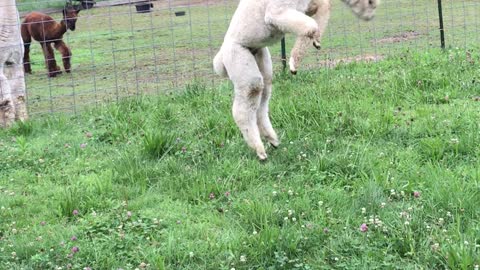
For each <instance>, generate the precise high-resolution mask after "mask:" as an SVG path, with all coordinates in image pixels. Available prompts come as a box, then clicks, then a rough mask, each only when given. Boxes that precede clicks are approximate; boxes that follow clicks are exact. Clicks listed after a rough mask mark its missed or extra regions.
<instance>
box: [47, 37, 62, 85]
mask: <svg viewBox="0 0 480 270" xmlns="http://www.w3.org/2000/svg"><path fill="white" fill-rule="evenodd" d="M42 49H43V54H44V56H45V63H46V65H47V69H48V77H55V76H57V74H59V73H62V71H61V70H60V68H59V67H58V66H57V61H55V55H54V53H53V49H52V46H51V45H50V43H42Z"/></svg>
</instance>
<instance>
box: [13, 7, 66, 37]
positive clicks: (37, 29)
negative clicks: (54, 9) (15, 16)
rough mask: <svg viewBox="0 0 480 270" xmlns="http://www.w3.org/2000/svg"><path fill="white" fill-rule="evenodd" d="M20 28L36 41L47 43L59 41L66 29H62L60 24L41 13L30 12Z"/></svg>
mask: <svg viewBox="0 0 480 270" xmlns="http://www.w3.org/2000/svg"><path fill="white" fill-rule="evenodd" d="M22 27H23V28H24V31H25V29H27V32H28V33H29V34H30V35H31V37H32V38H33V39H35V40H36V41H40V42H42V41H49V40H56V39H61V38H62V37H63V34H64V33H65V32H66V28H65V27H63V28H65V29H62V26H61V24H59V23H58V22H56V21H55V20H54V19H53V18H52V17H50V16H49V15H47V14H44V13H41V12H36V11H34V12H31V13H29V14H28V15H27V16H26V17H25V19H24V20H23V23H22Z"/></svg>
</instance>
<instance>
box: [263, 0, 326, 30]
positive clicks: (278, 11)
mask: <svg viewBox="0 0 480 270" xmlns="http://www.w3.org/2000/svg"><path fill="white" fill-rule="evenodd" d="M265 22H266V23H268V24H273V25H275V26H276V27H278V28H279V29H280V31H282V32H284V33H285V32H289V33H294V34H296V35H297V36H307V37H310V38H313V36H314V35H315V33H316V32H317V30H318V25H317V22H315V20H314V19H312V18H310V17H309V16H307V15H305V14H304V13H302V12H299V11H297V10H294V9H291V8H283V7H278V6H275V5H269V6H267V10H266V13H265Z"/></svg>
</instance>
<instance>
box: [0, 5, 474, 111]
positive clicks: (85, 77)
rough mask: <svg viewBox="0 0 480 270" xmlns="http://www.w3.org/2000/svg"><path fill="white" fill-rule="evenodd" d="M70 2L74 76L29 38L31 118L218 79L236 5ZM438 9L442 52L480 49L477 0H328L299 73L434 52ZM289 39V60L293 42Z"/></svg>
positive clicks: (277, 55)
mask: <svg viewBox="0 0 480 270" xmlns="http://www.w3.org/2000/svg"><path fill="white" fill-rule="evenodd" d="M75 2H76V4H78V5H83V6H84V7H83V9H82V10H81V11H80V13H79V16H78V19H77V25H76V26H77V27H76V29H75V31H67V32H66V33H65V34H64V35H63V41H64V42H65V44H67V46H68V47H69V48H70V49H71V51H72V55H73V56H72V59H71V65H72V66H71V72H70V73H65V71H63V73H62V74H61V75H59V76H56V77H48V76H47V70H46V68H45V60H44V56H43V52H42V48H41V46H40V45H39V43H38V42H37V41H32V44H31V47H30V62H31V66H32V74H28V76H26V85H27V92H28V110H29V113H30V115H36V114H45V113H52V112H58V111H61V112H73V113H77V112H79V111H81V110H83V109H85V108H89V107H92V106H96V105H100V104H103V103H106V102H111V101H118V100H119V99H121V98H123V97H126V96H134V95H139V94H160V93H168V92H171V91H176V90H178V89H182V88H183V87H185V85H187V84H195V83H202V84H207V85H209V86H215V85H218V83H219V82H221V79H220V78H218V77H216V76H215V75H214V73H213V71H212V64H211V63H212V59H213V57H214V55H215V53H216V52H217V50H218V48H219V47H220V45H221V43H222V41H223V36H224V34H225V32H226V30H227V27H228V24H229V21H230V18H231V16H232V14H233V12H234V11H235V8H236V6H237V4H238V0H160V1H144V0H142V1H135V0H113V1H100V0H97V1H96V2H95V1H86V0H83V1H82V0H77V1H73V3H74V4H75ZM438 2H442V13H443V27H444V31H445V45H446V47H447V48H460V49H462V50H477V49H478V48H479V44H480V43H479V39H480V38H479V35H480V29H479V28H480V22H479V21H480V19H479V18H480V1H478V0H443V1H438V0H383V1H382V4H381V6H380V7H379V8H378V11H377V16H376V17H375V19H374V20H373V21H371V22H363V21H360V20H358V19H357V18H356V17H355V16H354V15H353V14H351V12H350V11H349V10H348V9H347V8H345V7H344V6H343V4H342V3H341V2H340V1H337V0H332V5H333V7H332V17H331V19H330V22H329V26H328V28H327V32H326V33H325V35H324V37H323V40H322V49H321V50H320V51H316V50H315V49H313V48H312V49H311V50H310V51H309V52H308V54H307V57H306V59H305V60H304V61H303V63H302V66H301V67H300V70H302V69H303V70H306V69H312V68H331V67H333V66H335V65H337V64H338V63H339V62H352V61H380V60H381V59H384V58H385V57H390V56H393V55H398V54H400V53H409V52H426V51H428V50H431V49H440V47H441V39H440V29H439V21H440V20H439V19H440V17H439V9H438ZM0 5H1V4H0ZM64 5H65V0H37V1H35V0H17V8H18V10H19V11H20V17H21V20H23V18H24V17H25V16H26V15H27V14H28V13H29V12H31V11H34V10H36V11H41V12H45V13H48V14H49V15H50V16H51V17H52V18H54V19H55V20H56V21H58V22H60V20H61V19H62V12H61V11H62V7H63V6H64ZM0 8H1V7H0ZM0 24H1V22H0ZM0 26H1V25H0ZM19 27H20V26H19ZM0 28H1V27H0ZM285 39H286V51H287V56H288V51H289V49H290V48H291V46H292V45H293V42H294V37H293V36H291V35H286V37H285ZM270 50H271V53H272V56H273V58H274V59H273V62H274V65H275V69H277V70H281V68H282V60H281V48H280V44H277V45H274V46H272V47H271V48H270ZM56 57H57V59H60V58H61V55H60V54H58V53H57V54H56ZM59 62H61V61H59ZM62 69H63V68H62Z"/></svg>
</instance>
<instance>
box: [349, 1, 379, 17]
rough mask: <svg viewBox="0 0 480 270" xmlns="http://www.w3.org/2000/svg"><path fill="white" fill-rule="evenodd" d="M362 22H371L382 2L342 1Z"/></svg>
mask: <svg viewBox="0 0 480 270" xmlns="http://www.w3.org/2000/svg"><path fill="white" fill-rule="evenodd" d="M342 1H343V2H345V4H347V5H348V6H349V7H350V8H351V9H352V11H353V13H355V15H357V17H359V18H360V19H362V20H365V21H369V20H371V19H372V18H373V17H374V16H375V9H376V8H377V6H378V5H379V4H380V0H342Z"/></svg>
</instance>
